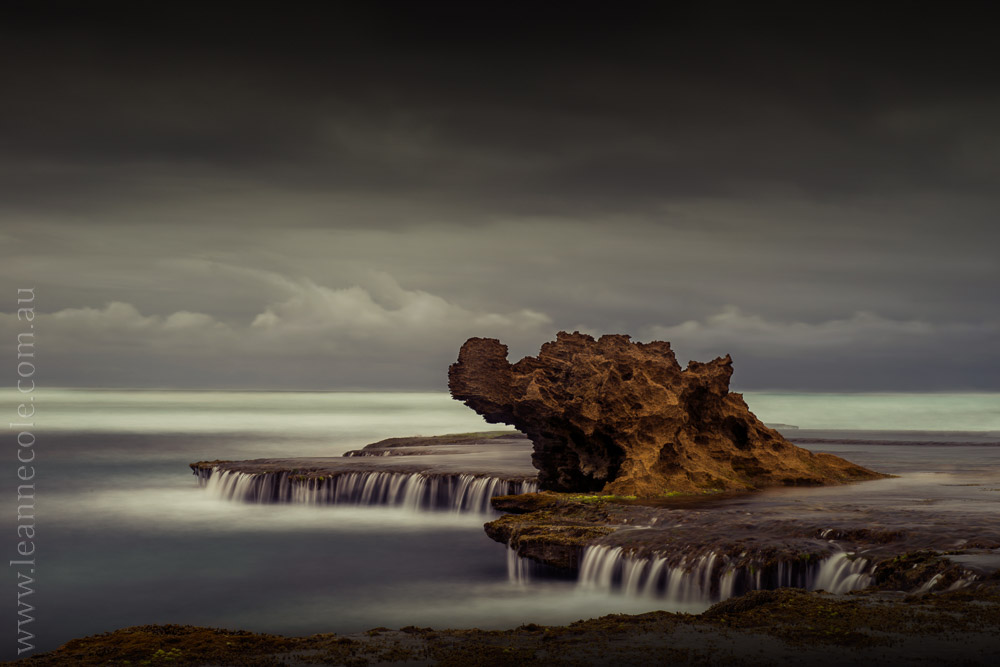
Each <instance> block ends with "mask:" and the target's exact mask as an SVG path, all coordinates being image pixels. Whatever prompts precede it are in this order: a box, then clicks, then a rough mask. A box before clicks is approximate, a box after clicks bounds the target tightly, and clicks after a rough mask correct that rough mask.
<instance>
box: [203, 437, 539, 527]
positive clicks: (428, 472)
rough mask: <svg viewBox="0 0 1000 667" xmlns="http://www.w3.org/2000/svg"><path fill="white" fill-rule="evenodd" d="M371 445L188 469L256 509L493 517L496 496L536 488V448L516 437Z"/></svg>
mask: <svg viewBox="0 0 1000 667" xmlns="http://www.w3.org/2000/svg"><path fill="white" fill-rule="evenodd" d="M369 447H370V448H371V449H369ZM369 447H366V448H364V449H363V450H361V451H367V452H380V455H373V456H357V455H352V456H332V457H311V458H268V459H253V460H248V461H198V462H196V463H192V464H190V466H191V469H192V471H193V472H194V474H195V475H196V476H197V477H198V481H199V482H200V483H201V485H202V486H203V487H205V489H206V491H207V492H209V493H211V494H213V495H215V496H217V497H220V498H224V499H227V500H236V501H243V502H253V503H305V504H313V505H324V504H325V505H389V506H399V507H409V508H412V509H421V510H455V511H463V512H477V513H489V512H490V511H491V510H490V504H489V501H490V498H492V497H494V496H498V495H505V494H517V493H525V492H529V491H535V490H537V488H538V484H537V480H536V476H535V469H534V468H533V467H532V466H531V463H530V457H529V454H528V452H529V451H530V443H529V442H528V441H527V440H526V439H525V438H524V437H520V436H519V435H518V434H511V433H509V432H490V433H472V434H470V433H466V434H457V435H447V436H434V437H426V438H424V437H412V438H394V439H392V440H387V441H381V442H378V443H374V444H373V445H369Z"/></svg>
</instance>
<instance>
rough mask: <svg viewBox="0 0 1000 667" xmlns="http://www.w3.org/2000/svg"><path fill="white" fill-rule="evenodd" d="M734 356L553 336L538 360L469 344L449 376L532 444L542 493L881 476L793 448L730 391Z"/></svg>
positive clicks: (667, 490)
mask: <svg viewBox="0 0 1000 667" xmlns="http://www.w3.org/2000/svg"><path fill="white" fill-rule="evenodd" d="M732 373H733V367H732V360H731V359H730V358H729V357H728V356H727V357H725V358H719V359H715V360H714V361H711V362H708V363H698V362H695V361H692V362H690V363H689V364H688V367H687V369H682V368H681V367H680V365H679V364H678V363H677V359H676V357H675V356H674V353H673V351H672V350H671V349H670V344H669V343H666V342H660V341H657V342H652V343H645V344H644V343H633V342H631V340H630V339H629V337H628V336H622V335H608V336H601V338H600V339H599V340H594V339H593V338H592V337H591V336H587V335H585V334H580V333H573V334H568V333H564V332H560V333H559V335H558V338H557V340H556V341H555V342H550V343H546V344H545V345H543V346H542V349H541V352H540V353H539V355H538V356H537V357H526V358H524V359H522V360H521V361H519V362H517V363H516V364H513V365H512V364H510V363H508V361H507V346H505V345H503V344H501V343H500V341H498V340H494V339H489V338H470V339H469V340H468V341H466V343H465V344H464V345H463V346H462V349H461V352H460V353H459V357H458V362H457V363H455V364H453V365H452V366H451V368H450V369H449V372H448V380H449V382H448V385H449V388H450V389H451V394H452V396H453V397H454V398H456V399H458V400H460V401H463V402H464V403H465V404H466V405H468V406H469V407H470V408H472V409H473V410H475V411H476V412H478V413H479V414H481V415H483V417H484V418H485V419H486V421H488V422H490V423H505V424H510V425H512V426H514V427H516V428H517V429H518V430H520V431H522V432H523V433H525V434H527V435H528V437H529V438H531V441H532V442H533V443H534V454H533V457H532V460H533V462H534V464H535V466H536V467H537V468H538V470H539V474H538V479H539V482H540V484H541V487H542V488H543V489H548V490H553V491H577V492H586V491H597V490H601V491H603V492H604V493H610V494H617V495H635V496H640V497H647V498H650V497H657V496H662V495H665V494H673V493H677V492H687V493H691V492H703V491H720V490H751V489H757V488H761V487H767V486H781V485H785V486H788V485H820V484H838V483H843V482H852V481H859V480H869V479H877V478H880V477H884V475H881V474H879V473H876V472H873V471H871V470H867V469H865V468H862V467H861V466H858V465H855V464H853V463H850V462H849V461H845V460H844V459H841V458H839V457H836V456H833V455H831V454H814V453H812V452H809V451H807V450H804V449H801V448H799V447H796V446H795V445H793V444H791V443H790V442H788V441H787V440H786V439H785V438H784V437H782V435H781V434H780V433H778V432H777V431H775V430H774V429H771V428H768V427H767V426H765V425H764V424H763V423H762V422H761V421H760V420H759V419H757V417H756V416H754V414H753V413H751V412H750V410H749V408H748V407H747V405H746V403H745V402H744V401H743V397H742V396H741V395H740V394H736V393H732V392H730V391H729V379H730V376H731V375H732Z"/></svg>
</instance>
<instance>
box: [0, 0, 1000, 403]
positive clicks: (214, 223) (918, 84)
mask: <svg viewBox="0 0 1000 667" xmlns="http://www.w3.org/2000/svg"><path fill="white" fill-rule="evenodd" d="M50 7H52V6H51V5H48V6H44V5H42V4H41V3H20V4H11V5H9V6H8V7H5V10H6V14H7V16H6V17H5V18H6V20H5V21H4V22H3V27H2V28H0V30H2V31H3V33H4V34H3V35H2V39H0V62H2V64H0V68H2V77H3V98H2V102H0V113H2V118H3V123H2V126H0V216H2V217H0V225H2V227H0V236H2V240H3V241H4V245H3V247H4V250H3V252H4V259H3V262H2V265H0V273H2V274H3V275H4V277H5V282H10V281H13V282H19V281H23V280H25V279H26V278H25V277H26V276H30V277H31V279H32V280H33V281H35V282H37V283H38V284H39V285H40V286H41V287H43V288H44V290H43V292H44V293H45V294H46V298H47V302H46V303H47V306H46V308H45V310H46V311H47V312H48V313H52V318H53V319H52V320H51V322H52V324H51V325H50V328H49V330H48V331H49V335H50V336H51V337H52V338H53V340H55V341H62V342H61V343H60V346H61V347H60V350H62V352H61V353H60V354H61V357H60V359H59V363H58V367H59V368H61V369H62V370H61V371H57V370H52V371H51V372H53V373H57V375H55V376H54V378H53V381H54V382H68V383H74V384H80V383H89V382H94V383H98V384H101V383H107V384H144V385H149V384H154V385H155V384H163V383H166V384H179V385H184V384H195V385H199V386H212V385H219V384H226V385H229V386H248V385H249V386H262V387H266V386H278V385H280V386H288V387H294V386H309V387H321V386H364V385H366V384H367V385H371V386H407V387H410V386H438V385H440V377H439V376H441V372H442V371H441V368H443V364H445V363H446V362H447V360H448V359H449V358H450V357H451V356H453V355H454V350H455V349H456V347H457V345H458V344H460V342H461V340H462V339H463V336H465V335H473V334H478V335H495V336H500V337H504V338H507V339H510V340H511V341H512V342H513V343H514V348H515V350H516V352H517V353H519V354H521V353H527V352H530V351H532V348H534V347H536V346H537V344H538V343H540V342H541V341H542V340H544V339H545V338H546V337H549V336H551V335H552V333H554V331H555V330H556V329H559V328H568V329H572V328H577V327H579V328H583V329H587V330H590V331H594V332H595V333H600V332H603V331H628V332H632V333H635V334H636V335H640V336H643V337H649V336H663V337H665V336H671V337H673V338H675V339H676V341H677V342H678V349H679V350H681V352H682V353H683V354H687V352H685V350H689V351H690V356H692V357H701V356H705V355H715V354H723V353H725V352H727V351H735V352H738V353H739V356H740V357H742V358H743V361H742V363H743V364H744V366H743V367H742V368H743V369H744V370H743V371H742V372H740V373H739V374H738V377H739V378H742V380H743V381H744V382H746V384H747V385H752V386H794V387H798V388H801V387H810V386H814V387H824V386H825V387H836V388H845V387H846V388H851V387H853V388H865V387H875V388H879V387H882V388H885V387H890V388H932V386H933V388H941V387H945V388H947V387H954V388H958V387H996V386H1000V385H998V384H997V380H996V378H997V376H998V374H997V373H996V370H997V363H998V361H997V354H996V352H995V350H994V349H993V348H994V346H993V345H992V344H991V343H990V342H989V341H991V340H993V338H992V337H993V336H994V335H995V333H996V331H997V328H996V323H997V321H998V317H1000V315H998V309H997V300H996V297H995V296H994V292H995V288H994V286H995V285H996V284H998V283H1000V262H998V259H997V255H996V252H995V248H996V246H997V243H998V242H1000V232H998V231H997V226H996V224H995V222H994V221H995V220H996V219H997V217H998V213H1000V201H998V197H1000V196H998V194H997V187H996V186H997V184H998V180H1000V158H998V157H997V156H998V155H1000V123H998V122H997V120H996V119H997V118H998V117H1000V86H998V85H997V83H996V78H995V73H994V71H993V70H992V63H993V61H994V60H996V58H995V56H996V55H997V54H996V53H995V51H996V47H994V45H993V42H994V40H993V36H992V34H990V24H989V22H987V21H985V20H978V19H977V17H976V16H974V14H973V13H972V12H966V13H965V14H964V15H963V16H960V17H958V15H957V14H956V15H954V16H944V15H940V12H939V11H938V10H937V9H936V8H934V7H931V6H929V5H928V6H921V5H908V6H907V7H908V9H907V11H906V12H905V13H901V12H894V13H889V12H886V13H885V14H884V15H880V14H876V13H873V12H872V11H871V10H866V11H865V12H861V11H860V9H859V7H858V6H846V7H844V8H841V9H836V8H829V9H825V10H822V11H821V12H820V13H816V11H817V10H815V8H810V14H809V15H806V14H798V15H794V16H793V15H790V14H789V13H788V12H786V11H779V10H777V9H775V10H767V11H765V10H763V9H761V8H760V7H754V8H750V9H746V8H744V9H740V10H734V9H733V8H729V7H725V6H723V5H714V4H704V5H701V6H700V7H699V8H698V9H693V8H681V9H678V8H675V7H672V6H668V3H655V4H654V3H649V4H646V3H633V4H623V5H620V6H616V7H614V8H612V7H610V6H608V5H607V4H606V3H605V4H603V5H595V6H593V7H587V6H584V5H578V4H574V5H572V6H570V5H562V4H555V3H554V4H550V5H544V6H543V8H542V9H539V8H538V7H534V6H531V5H528V4H523V5H522V4H518V3H513V4H511V3H504V4H486V3H475V4H473V3H398V4H390V3H357V4H354V5H347V4H341V5H338V6H336V7H335V8H334V9H333V10H332V11H331V10H328V12H329V13H328V14H326V15H324V16H318V15H306V14H305V13H304V12H299V13H296V12H293V11H292V10H290V9H289V8H288V7H283V6H281V5H277V4H273V5H253V6H252V7H251V6H246V5H244V6H242V7H241V10H240V11H234V10H231V9H226V10H222V9H213V8H211V7H208V8H206V7H197V8H195V6H194V5H191V6H190V7H180V8H179V7H177V6H176V5H166V4H164V5H159V6H158V7H157V8H156V9H151V8H150V7H151V6H149V5H142V6H140V5H136V4H134V3H132V4H127V5H120V6H111V5H101V4H97V3H87V4H86V5H82V4H78V3H74V4H69V5H65V6H63V7H62V8H61V9H60V11H58V12H53V11H48V10H49V8H50ZM956 17H957V18H956ZM109 304H110V305H109ZM734 313H739V316H738V317H737V316H734V315H733V314H734ZM348 320H349V321H348ZM7 324H9V325H12V322H8V323H7ZM399 331H404V332H406V333H407V335H406V336H404V337H399V336H397V333H398V332H399ZM88 336H89V338H88ZM192 339H194V340H195V341H198V342H197V343H194V342H191V340H192ZM806 340H812V341H821V342H822V344H819V345H805V344H803V345H797V344H794V342H795V341H806ZM289 346H292V347H294V348H295V353H294V354H293V353H291V352H289V351H288V347H289ZM99 350H100V351H101V352H100V353H98V351H99ZM123 350H125V351H126V352H123ZM683 354H682V356H683ZM116 355H117V356H116ZM122 355H125V356H122ZM128 355H132V356H128ZM115 358H117V361H114V362H113V359H115ZM316 359H327V360H330V363H331V364H332V365H334V366H337V367H338V368H340V372H338V373H336V374H335V375H336V376H335V378H333V379H331V377H330V374H329V373H327V372H325V370H323V367H322V364H317V363H316ZM414 359H419V361H414ZM817 359H822V361H816V360H817ZM928 359H931V362H930V364H931V368H932V369H933V370H931V371H929V377H928V373H925V374H923V375H921V374H920V373H917V372H913V371H912V370H908V369H913V368H916V367H917V366H918V364H922V363H924V364H925V363H928V362H927V360H928ZM98 362H100V363H98ZM807 362H808V363H807ZM95 363H96V364H98V366H97V367H100V368H103V370H101V371H97V370H94V368H95V367H94V366H92V365H91V366H88V364H95ZM805 368H808V369H811V370H809V372H808V373H806V375H807V379H805V380H803V378H802V374H801V373H800V372H799V369H805ZM873 368H874V369H875V371H872V370H871V369H873ZM88 369H89V370H88ZM746 369H750V371H752V372H748V371H747V370H746ZM862 370H864V371H865V372H861V371H862Z"/></svg>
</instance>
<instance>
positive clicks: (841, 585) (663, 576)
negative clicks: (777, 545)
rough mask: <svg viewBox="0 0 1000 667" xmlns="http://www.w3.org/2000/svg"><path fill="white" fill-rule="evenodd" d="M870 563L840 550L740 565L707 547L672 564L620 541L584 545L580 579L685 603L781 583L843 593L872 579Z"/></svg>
mask: <svg viewBox="0 0 1000 667" xmlns="http://www.w3.org/2000/svg"><path fill="white" fill-rule="evenodd" d="M871 580H872V577H871V574H870V563H869V562H868V561H867V560H865V559H864V558H851V557H850V556H849V555H848V554H846V553H844V552H838V553H835V554H833V555H831V556H830V557H828V558H826V559H824V560H822V561H819V562H799V561H793V562H779V563H777V564H776V565H772V566H769V567H762V566H759V565H758V566H747V565H744V566H740V567H736V566H735V565H731V564H730V563H729V562H727V558H726V557H725V556H723V555H720V554H716V553H714V552H709V553H706V554H702V555H700V556H697V557H691V558H682V559H681V560H680V561H679V562H676V561H675V562H674V563H672V564H671V562H670V559H668V558H666V557H663V556H658V557H654V558H641V557H640V558H637V557H634V556H632V555H630V554H628V553H625V551H624V550H623V549H622V548H621V547H611V546H603V545H599V546H591V547H587V549H586V550H585V551H584V554H583V561H582V563H581V565H580V572H579V576H578V579H577V581H578V585H579V586H580V587H581V588H584V589H590V590H600V591H608V592H610V591H621V592H623V593H624V594H626V595H632V596H637V595H641V596H647V597H658V598H666V599H668V600H671V601H673V602H677V603H684V604H699V603H700V604H706V605H708V604H713V603H715V602H720V601H722V600H726V599H728V598H731V597H733V596H735V595H740V594H742V593H745V592H746V591H750V590H763V589H773V588H782V587H795V588H805V589H808V590H820V589H822V590H825V591H828V592H830V593H847V592H848V591H852V590H856V589H860V588H865V587H867V586H868V585H869V584H871Z"/></svg>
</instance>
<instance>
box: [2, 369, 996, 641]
mask: <svg viewBox="0 0 1000 667" xmlns="http://www.w3.org/2000/svg"><path fill="white" fill-rule="evenodd" d="M6 397H7V398H8V401H6V402H5V404H6V405H7V406H8V409H7V410H8V414H9V415H11V419H13V416H14V410H15V408H16V405H17V396H16V395H14V394H13V392H8V393H7V394H6ZM745 397H746V399H747V402H748V403H749V404H750V407H751V409H753V410H754V411H755V412H756V413H757V414H758V416H759V417H761V418H762V419H763V420H764V421H766V422H772V423H773V422H782V423H786V424H794V425H797V426H800V427H802V428H808V429H820V431H817V433H818V434H819V435H822V436H823V437H824V438H829V437H834V438H836V437H837V433H836V432H831V431H830V429H855V430H864V431H866V432H868V433H869V435H870V434H871V433H875V438H876V439H877V438H879V437H885V438H887V439H891V440H899V438H900V437H908V435H907V434H905V433H904V434H902V435H900V434H899V433H895V434H887V433H885V431H896V432H898V431H934V432H938V433H935V434H932V436H933V437H931V436H927V435H926V434H925V435H924V436H917V439H919V437H924V438H925V439H926V438H928V437H930V439H932V440H934V441H948V440H951V441H961V442H967V441H969V440H970V438H971V439H976V438H978V439H981V440H983V441H990V440H993V441H996V440H1000V395H996V394H945V395H940V394H918V395H906V394H865V395H830V394H767V393H748V394H746V395H745ZM36 403H37V407H38V413H37V414H36V416H35V421H36V427H35V433H36V435H37V437H38V442H37V444H36V445H35V449H36V452H37V456H38V459H37V462H36V463H37V466H36V467H37V478H36V480H35V481H36V483H37V526H38V530H39V537H38V538H37V539H36V544H37V554H36V555H37V561H38V567H37V573H36V585H35V586H36V592H35V594H34V596H33V600H32V603H33V604H34V605H35V607H36V612H35V618H36V619H37V620H36V622H35V623H34V624H33V626H32V627H33V631H34V632H35V633H36V635H37V639H36V645H37V646H38V647H39V649H43V650H44V649H49V648H54V647H56V646H58V645H60V644H62V643H64V642H65V641H67V640H68V639H71V638H73V637H79V636H83V635H88V634H94V633H98V632H104V631H109V630H113V629H116V628H120V627H126V626H130V625H140V624H147V623H182V624H199V625H210V626H220V627H229V628H244V629H250V630H257V631H267V632H277V633H289V634H291V633H295V634H304V633H314V632H338V633H343V632H356V631H361V630H365V629H368V628H372V627H376V626H389V627H401V626H406V625H418V626H437V627H446V626H450V627H471V626H479V627H484V628H504V627H512V626H516V625H519V624H521V623H528V622H537V623H565V622H570V621H573V620H576V619H578V618H580V617H591V616H598V615H602V614H607V613H614V612H628V613H639V612H643V611H650V610H652V609H657V608H660V607H662V602H659V603H658V602H657V601H655V600H640V599H632V598H627V597H624V596H621V595H613V594H604V593H597V592H593V591H590V592H588V591H581V590H578V589H577V588H576V587H575V585H574V582H572V581H541V582H532V583H531V584H530V585H528V586H520V587H519V586H515V585H512V584H510V583H509V582H508V581H507V571H506V561H505V549H504V547H503V545H500V544H497V543H495V542H493V541H492V540H490V539H489V538H487V537H486V536H485V534H484V533H483V531H482V522H483V518H482V517H481V516H476V515H457V514H449V513H422V514H421V513H415V512H410V511H406V510H401V509H391V508H384V507H372V508H347V507H305V506H290V505H285V506H280V505H274V506H255V505H243V504H237V503H229V502H225V501H221V500H217V499H214V498H210V497H208V496H207V495H206V494H205V493H204V492H203V490H202V489H200V488H199V487H198V485H197V483H196V481H195V478H194V476H193V475H191V473H190V470H189V469H188V467H187V464H188V463H189V462H192V461H196V460H204V459H246V458H257V457H267V456H283V457H284V456H332V455H339V454H341V453H343V452H345V451H347V450H349V449H354V448H357V447H359V446H362V445H364V444H367V443H370V442H374V441H376V440H379V439H382V438H386V437H392V436H406V435H433V434H441V433H455V432H467V431H475V430H484V429H494V428H497V427H495V426H490V425H487V424H485V423H484V422H483V421H482V419H481V418H479V417H478V416H477V415H476V414H474V413H473V412H472V411H471V410H468V409H467V408H465V407H464V406H462V405H461V404H459V403H457V402H455V401H453V400H451V399H450V398H449V397H448V396H447V394H443V393H321V392H314V393H268V392H184V391H119V390H115V391H110V390H82V389H74V390H65V389H64V390H56V389H40V390H39V391H38V392H37V393H36ZM942 431H946V432H947V433H940V432H942ZM969 432H974V433H969ZM831 433H832V435H831ZM13 439H14V431H11V432H10V435H9V436H8V443H9V444H8V446H7V447H6V448H4V451H5V452H6V454H4V456H6V457H7V459H8V460H7V461H5V463H4V467H3V469H4V471H5V472H4V478H3V479H4V481H3V484H2V488H0V494H2V495H0V497H3V498H6V499H7V501H6V502H8V504H9V507H8V509H7V510H6V511H2V512H0V516H2V517H3V519H2V521H0V531H2V534H4V535H5V536H6V538H5V540H4V542H3V547H4V549H5V550H6V553H8V554H9V557H10V558H14V557H16V556H15V554H14V548H15V545H16V534H15V523H14V521H13V519H12V517H13V516H14V514H15V513H16V507H15V505H16V500H15V498H16V483H17V480H16V477H15V474H14V470H15V466H16V465H17V464H16V459H15V449H14V444H13ZM810 447H811V448H813V449H818V450H823V449H826V450H828V451H835V452H836V453H838V454H843V455H846V456H849V457H851V458H853V459H854V460H856V461H857V462H858V463H861V464H864V465H883V466H884V467H887V468H892V470H893V471H902V472H904V473H905V472H908V471H913V472H916V473H920V472H924V473H932V472H938V471H939V469H940V468H946V467H949V466H950V467H951V468H952V469H954V468H955V467H956V465H958V468H960V469H964V468H969V469H971V470H973V471H975V470H977V469H979V468H982V467H983V466H987V467H990V468H991V470H992V468H998V469H1000V457H998V456H997V453H998V452H1000V450H998V451H992V449H991V450H990V452H989V455H986V456H984V455H985V454H986V451H985V449H986V448H982V447H959V448H947V447H944V448H942V447H927V446H915V447H899V446H894V447H878V446H875V447H871V446H854V447H851V446H844V445H839V446H835V445H829V446H827V445H810ZM932 450H933V451H932ZM956 461H957V462H958V463H956ZM963 462H964V463H963ZM963 466H964V468H963ZM3 586H4V588H3V590H4V591H5V593H4V595H3V598H0V599H7V600H8V602H7V603H3V604H2V609H0V618H2V619H3V623H2V624H0V627H6V628H8V629H9V630H8V631H7V632H6V633H4V635H3V637H2V640H0V646H2V653H0V657H3V658H12V657H14V648H13V647H14V631H13V630H12V628H14V627H15V625H14V597H15V596H14V581H13V570H8V571H7V575H6V576H5V578H4V583H3ZM688 611H699V610H698V609H690V610H688Z"/></svg>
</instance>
